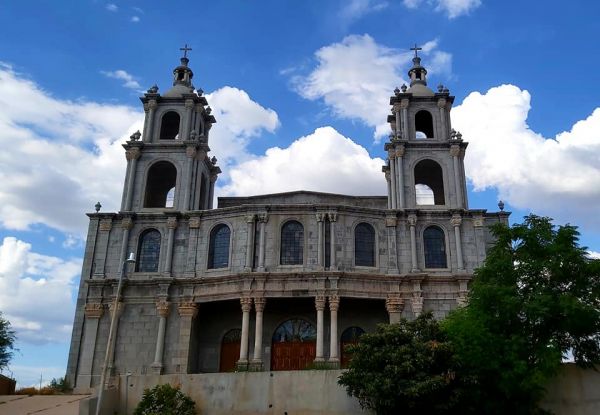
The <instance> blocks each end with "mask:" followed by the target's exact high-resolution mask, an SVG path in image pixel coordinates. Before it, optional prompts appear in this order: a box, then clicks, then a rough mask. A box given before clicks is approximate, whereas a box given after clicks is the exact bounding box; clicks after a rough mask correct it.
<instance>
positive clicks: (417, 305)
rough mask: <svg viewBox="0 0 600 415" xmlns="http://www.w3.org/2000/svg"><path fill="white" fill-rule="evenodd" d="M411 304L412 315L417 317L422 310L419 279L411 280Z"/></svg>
mask: <svg viewBox="0 0 600 415" xmlns="http://www.w3.org/2000/svg"><path fill="white" fill-rule="evenodd" d="M411 305H412V311H413V314H414V316H415V317H419V316H420V315H421V313H422V312H423V291H422V290H421V280H418V279H415V280H413V289H412V298H411Z"/></svg>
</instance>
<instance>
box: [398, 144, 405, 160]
mask: <svg viewBox="0 0 600 415" xmlns="http://www.w3.org/2000/svg"><path fill="white" fill-rule="evenodd" d="M405 152H406V148H405V147H404V146H403V145H399V146H398V147H396V157H404V153H405Z"/></svg>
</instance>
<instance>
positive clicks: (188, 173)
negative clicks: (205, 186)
mask: <svg viewBox="0 0 600 415" xmlns="http://www.w3.org/2000/svg"><path fill="white" fill-rule="evenodd" d="M185 155H186V156H187V159H186V161H185V180H183V183H182V184H181V186H182V187H183V189H184V192H183V194H184V196H183V204H182V207H181V210H189V208H190V197H191V195H190V193H191V191H192V174H193V172H194V160H195V158H196V146H195V145H192V146H187V147H186V148H185ZM173 207H175V205H174V206H173Z"/></svg>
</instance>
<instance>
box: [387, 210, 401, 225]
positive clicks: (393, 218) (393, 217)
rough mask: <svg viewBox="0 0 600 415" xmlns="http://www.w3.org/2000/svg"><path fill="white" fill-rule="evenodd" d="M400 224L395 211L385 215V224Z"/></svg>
mask: <svg viewBox="0 0 600 415" xmlns="http://www.w3.org/2000/svg"><path fill="white" fill-rule="evenodd" d="M397 224H398V218H397V217H396V214H395V213H388V214H386V215H385V226H387V227H394V226H396V225H397Z"/></svg>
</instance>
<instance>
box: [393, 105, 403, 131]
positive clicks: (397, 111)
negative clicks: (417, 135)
mask: <svg viewBox="0 0 600 415" xmlns="http://www.w3.org/2000/svg"><path fill="white" fill-rule="evenodd" d="M401 111H402V110H401V109H400V105H397V104H396V105H394V107H393V108H392V112H393V113H394V115H395V116H396V139H400V138H401V137H402V126H401V120H400V118H401V114H400V112H401Z"/></svg>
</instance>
